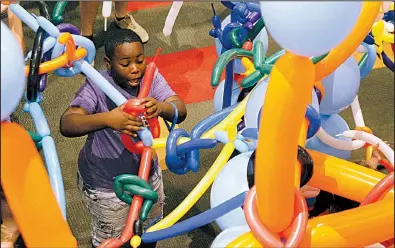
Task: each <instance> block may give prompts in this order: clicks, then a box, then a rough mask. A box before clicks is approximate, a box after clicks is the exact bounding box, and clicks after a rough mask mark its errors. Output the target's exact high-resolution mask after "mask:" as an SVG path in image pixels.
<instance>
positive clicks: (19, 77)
mask: <svg viewBox="0 0 395 248" xmlns="http://www.w3.org/2000/svg"><path fill="white" fill-rule="evenodd" d="M25 83H26V76H25V63H24V58H23V54H22V49H21V47H20V45H19V42H18V41H17V40H16V38H15V36H14V35H13V34H12V33H11V31H10V29H9V28H8V27H7V26H6V25H5V24H4V23H3V22H1V121H4V120H7V119H8V118H9V117H10V115H11V114H12V112H14V110H15V108H16V107H17V106H18V104H19V102H20V101H21V98H22V96H23V92H24V88H25Z"/></svg>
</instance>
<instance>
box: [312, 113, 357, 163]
mask: <svg viewBox="0 0 395 248" xmlns="http://www.w3.org/2000/svg"><path fill="white" fill-rule="evenodd" d="M321 127H322V128H323V129H324V130H325V131H326V132H327V133H328V134H329V135H331V136H332V137H334V138H336V139H339V140H345V141H351V139H350V138H345V137H344V136H339V137H336V135H337V134H342V133H343V132H345V131H347V130H350V128H349V127H348V125H347V122H346V121H345V120H344V119H343V118H342V117H341V116H340V115H338V114H334V115H321ZM306 148H308V149H312V150H316V151H319V152H322V153H325V154H329V155H332V156H335V157H338V158H342V159H345V160H348V159H350V157H351V151H345V150H338V149H335V148H333V147H330V146H328V145H326V144H325V143H324V142H322V141H321V140H319V139H318V137H316V136H314V137H312V138H311V139H309V140H308V141H307V142H306Z"/></svg>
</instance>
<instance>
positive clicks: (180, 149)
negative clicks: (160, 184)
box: [165, 129, 217, 175]
mask: <svg viewBox="0 0 395 248" xmlns="http://www.w3.org/2000/svg"><path fill="white" fill-rule="evenodd" d="M181 137H185V138H190V137H191V136H190V135H189V134H188V133H187V131H185V130H184V129H175V130H173V131H171V132H170V134H169V137H168V138H167V141H166V157H165V161H166V165H167V168H168V169H169V170H170V171H171V172H173V173H175V174H179V175H182V174H185V173H187V172H188V171H190V170H194V168H191V167H190V166H189V164H190V163H189V161H191V160H193V159H194V158H193V156H192V154H191V153H192V151H195V150H198V149H210V148H213V147H215V146H216V144H217V142H216V140H213V139H200V138H198V137H195V138H194V137H192V138H191V140H190V141H187V142H185V143H183V144H180V145H178V144H177V143H178V141H179V139H180V138H181Z"/></svg>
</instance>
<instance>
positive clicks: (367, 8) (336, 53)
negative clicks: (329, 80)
mask: <svg viewBox="0 0 395 248" xmlns="http://www.w3.org/2000/svg"><path fill="white" fill-rule="evenodd" d="M380 7H381V2H380V1H377V2H364V3H363V7H362V11H361V15H360V16H359V19H358V22H357V24H356V25H355V27H354V29H353V30H352V31H351V33H350V34H349V35H348V36H347V38H346V39H345V40H344V41H343V42H342V43H340V45H338V46H337V47H336V48H334V49H333V50H332V51H331V52H330V53H329V54H328V55H327V56H326V57H325V58H324V59H322V60H321V61H320V62H318V63H317V64H316V65H315V81H319V80H321V79H323V78H324V77H326V76H328V75H329V74H331V73H332V72H333V71H334V70H336V68H338V67H339V66H340V65H341V64H343V63H344V61H346V60H347V58H349V57H350V56H351V55H352V54H353V53H354V52H355V50H356V49H357V48H358V46H359V45H360V44H361V43H362V41H363V40H364V39H365V37H366V35H367V34H368V33H369V31H370V29H371V28H372V25H373V23H374V20H375V18H376V16H377V13H378V12H379V10H380Z"/></svg>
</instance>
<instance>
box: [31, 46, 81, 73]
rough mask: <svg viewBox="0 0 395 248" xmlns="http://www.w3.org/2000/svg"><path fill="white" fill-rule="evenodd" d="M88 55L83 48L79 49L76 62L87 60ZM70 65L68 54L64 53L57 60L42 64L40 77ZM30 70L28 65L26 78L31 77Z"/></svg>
mask: <svg viewBox="0 0 395 248" xmlns="http://www.w3.org/2000/svg"><path fill="white" fill-rule="evenodd" d="M87 54H88V52H87V50H86V49H85V48H82V47H80V48H78V49H77V50H75V57H74V61H77V60H80V59H83V58H85V57H86V55H87ZM68 63H69V60H68V57H67V54H66V53H64V54H62V55H61V56H59V57H57V58H55V59H52V60H50V61H47V62H44V63H41V64H40V69H39V71H38V74H39V75H41V74H45V73H48V72H51V71H54V70H56V69H59V68H62V67H65V66H67V64H68ZM29 69H30V66H29V65H26V66H25V75H26V76H27V75H29Z"/></svg>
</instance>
